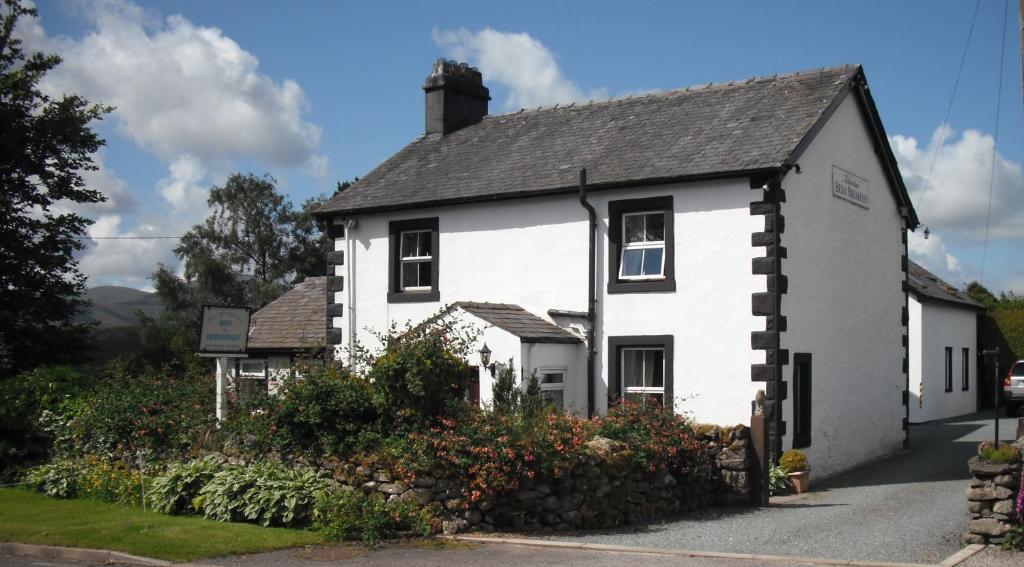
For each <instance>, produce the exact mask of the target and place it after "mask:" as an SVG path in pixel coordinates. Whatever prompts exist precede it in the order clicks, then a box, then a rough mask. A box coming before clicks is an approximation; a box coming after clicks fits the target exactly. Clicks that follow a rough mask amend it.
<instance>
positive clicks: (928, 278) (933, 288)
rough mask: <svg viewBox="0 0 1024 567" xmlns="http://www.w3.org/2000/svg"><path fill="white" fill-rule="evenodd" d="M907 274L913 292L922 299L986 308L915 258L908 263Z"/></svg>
mask: <svg viewBox="0 0 1024 567" xmlns="http://www.w3.org/2000/svg"><path fill="white" fill-rule="evenodd" d="M907 276H908V277H907V279H908V280H909V281H910V291H911V293H913V294H915V295H917V296H918V298H919V299H921V300H922V301H927V300H929V299H932V300H936V301H942V302H945V303H953V304H958V305H961V306H963V307H969V308H972V309H984V308H985V306H984V305H982V304H980V303H978V302H977V301H974V300H973V299H971V298H970V297H967V296H966V295H964V294H963V293H960V290H958V289H957V288H955V287H953V286H952V285H950V284H948V283H946V282H945V281H943V280H941V279H939V277H938V276H936V275H935V274H933V273H931V272H929V271H928V270H926V269H924V266H921V265H920V264H918V263H917V262H914V261H913V260H911V261H909V262H908V263H907Z"/></svg>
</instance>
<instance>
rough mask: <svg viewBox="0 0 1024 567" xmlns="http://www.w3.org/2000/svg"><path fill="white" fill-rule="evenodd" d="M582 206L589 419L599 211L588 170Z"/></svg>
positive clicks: (582, 173) (583, 174)
mask: <svg viewBox="0 0 1024 567" xmlns="http://www.w3.org/2000/svg"><path fill="white" fill-rule="evenodd" d="M580 205H582V206H583V208H584V209H586V210H587V214H588V215H589V217H590V232H589V235H590V252H589V255H588V260H587V417H592V416H593V415H594V383H595V379H594V355H595V354H596V353H597V347H596V345H595V344H594V326H595V325H596V324H597V281H596V278H597V211H596V210H594V206H593V205H591V204H590V203H589V202H588V201H587V170H586V169H581V170H580Z"/></svg>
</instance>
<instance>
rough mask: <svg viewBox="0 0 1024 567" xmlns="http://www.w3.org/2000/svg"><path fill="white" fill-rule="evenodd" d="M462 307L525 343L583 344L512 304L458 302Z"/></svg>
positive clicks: (454, 304) (566, 332)
mask: <svg viewBox="0 0 1024 567" xmlns="http://www.w3.org/2000/svg"><path fill="white" fill-rule="evenodd" d="M451 307H452V308H455V307H458V308H460V309H462V310H463V311H465V312H467V313H470V314H472V315H474V316H476V317H479V318H480V319H483V320H484V321H487V322H488V323H490V324H492V325H494V326H495V327H498V328H499V329H503V330H505V331H508V332H509V333H512V334H513V335H515V336H517V337H519V339H520V340H521V341H522V342H524V343H580V342H583V341H582V340H581V339H580V338H579V337H577V336H576V335H574V334H572V333H570V332H569V331H566V330H565V329H563V328H561V327H559V326H558V325H555V324H554V323H551V322H549V321H546V320H544V319H541V318H540V317H538V316H536V315H534V314H532V313H530V312H529V311H527V310H525V309H523V308H522V307H520V306H518V305H512V304H510V303H478V302H474V301H457V302H455V303H453V304H452V305H451Z"/></svg>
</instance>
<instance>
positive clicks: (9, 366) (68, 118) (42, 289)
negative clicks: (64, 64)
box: [0, 0, 110, 373]
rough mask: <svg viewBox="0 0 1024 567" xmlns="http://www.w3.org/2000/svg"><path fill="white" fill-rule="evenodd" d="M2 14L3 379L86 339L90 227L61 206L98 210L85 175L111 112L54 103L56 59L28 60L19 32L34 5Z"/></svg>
mask: <svg viewBox="0 0 1024 567" xmlns="http://www.w3.org/2000/svg"><path fill="white" fill-rule="evenodd" d="M2 1H3V4H2V9H0V372H3V373H6V372H10V371H16V370H20V369H25V368H29V367H32V366H35V365H36V364H39V363H40V362H42V361H46V362H55V361H59V360H61V359H62V358H67V357H69V356H71V355H72V354H74V352H75V351H76V350H78V349H79V348H80V345H81V343H82V341H83V340H85V337H86V335H87V333H86V329H85V328H84V327H83V326H81V325H72V324H71V320H72V318H73V317H74V316H75V315H76V313H77V312H78V311H79V310H80V309H81V308H82V306H83V301H82V300H81V299H80V298H79V295H80V294H81V293H82V292H83V291H84V289H85V277H84V276H83V275H82V274H81V273H80V272H79V271H78V265H77V262H76V261H75V253H76V252H77V251H79V250H81V249H82V247H83V242H82V236H83V235H84V234H85V229H86V227H87V226H88V225H89V223H90V221H89V220H88V219H85V218H83V217H82V216H80V215H77V214H74V213H67V212H63V213H61V212H57V211H56V210H55V205H56V204H59V203H61V202H65V203H66V202H74V203H96V202H99V201H102V200H104V197H103V195H102V194H101V193H100V192H98V191H96V190H94V189H90V188H88V187H87V186H86V184H85V181H84V179H83V178H82V172H83V171H87V170H94V169H96V165H95V163H94V162H93V159H92V156H93V154H94V153H95V152H96V151H97V150H98V149H99V148H100V147H101V146H102V145H103V140H102V139H101V138H100V137H99V136H97V135H96V133H95V132H94V131H93V130H92V128H91V124H92V122H93V121H95V120H99V119H101V117H102V116H103V114H105V113H106V112H109V110H110V109H109V108H107V107H104V106H101V105H96V104H92V103H90V102H89V101H87V100H85V99H84V98H82V97H80V96H77V95H73V94H71V95H69V94H66V95H63V96H61V97H59V98H55V97H51V96H48V95H46V94H44V93H43V92H42V90H41V89H40V87H39V83H40V81H41V80H42V79H43V78H44V77H45V75H46V74H47V73H48V72H49V71H51V70H52V69H53V68H55V67H56V66H57V65H59V64H60V62H61V60H60V58H59V57H57V56H56V55H44V54H41V53H32V54H25V53H24V52H23V50H22V45H21V42H20V41H19V40H18V39H17V38H15V36H14V30H15V27H16V25H17V22H18V20H19V18H23V17H31V16H35V15H36V10H35V8H34V7H31V6H28V5H25V4H23V3H22V2H20V1H18V0H2Z"/></svg>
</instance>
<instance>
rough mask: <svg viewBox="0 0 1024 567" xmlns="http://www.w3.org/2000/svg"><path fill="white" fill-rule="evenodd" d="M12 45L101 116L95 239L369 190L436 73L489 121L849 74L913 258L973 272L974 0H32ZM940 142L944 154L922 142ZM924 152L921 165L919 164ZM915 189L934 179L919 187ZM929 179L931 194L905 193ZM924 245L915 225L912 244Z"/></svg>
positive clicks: (983, 161) (999, 5) (994, 52)
mask: <svg viewBox="0 0 1024 567" xmlns="http://www.w3.org/2000/svg"><path fill="white" fill-rule="evenodd" d="M38 7H39V12H40V16H39V19H38V20H36V21H33V22H26V24H25V25H24V26H22V30H21V33H22V35H23V37H24V38H25V40H26V43H27V44H28V45H29V46H30V47H33V48H38V49H44V50H47V51H56V52H58V53H60V54H61V55H63V56H64V57H65V61H66V63H65V65H64V66H62V68H60V69H58V70H57V71H56V72H55V73H54V74H53V77H51V78H50V79H48V84H47V88H48V89H49V90H51V91H53V92H59V91H62V90H67V91H74V92H80V93H82V94H84V95H86V96H87V97H89V98H90V99H91V100H96V101H104V102H107V103H110V104H113V105H116V106H117V107H118V109H117V110H116V111H115V112H114V113H113V114H112V115H111V116H110V117H108V119H107V120H105V121H104V122H103V124H102V125H101V127H100V130H101V131H102V133H103V134H104V136H105V137H106V138H107V141H108V145H107V148H106V149H105V150H104V151H103V153H102V155H101V156H100V158H101V161H102V166H103V169H102V171H101V172H99V173H98V174H94V175H93V176H92V178H91V179H93V180H94V181H95V182H96V183H97V185H99V186H102V187H103V188H104V189H105V190H107V192H108V193H110V194H111V196H112V199H111V202H110V203H108V204H106V205H104V206H102V207H87V208H85V209H84V210H83V212H85V213H86V214H88V215H89V216H91V217H92V218H94V219H96V220H97V223H96V225H94V227H93V229H92V230H93V232H92V234H93V236H115V235H156V234H160V235H176V234H181V233H182V232H183V231H184V230H187V228H188V227H189V226H191V224H193V223H195V222H199V221H200V220H201V219H202V218H204V217H205V212H206V210H205V204H204V202H205V191H206V190H208V188H209V187H210V186H211V185H214V184H219V183H222V182H223V180H224V179H225V178H226V176H227V175H228V174H229V173H231V172H233V171H253V172H256V173H263V172H269V173H271V174H273V175H274V176H275V177H276V178H277V179H278V181H279V186H280V187H281V188H282V189H283V190H284V191H285V192H287V193H288V194H289V195H290V196H291V198H292V199H293V200H294V201H296V202H300V201H302V200H303V199H305V198H307V197H309V196H312V195H315V194H318V193H321V192H329V191H331V190H332V189H333V187H334V184H335V183H336V182H337V181H338V180H343V179H350V178H352V177H355V176H360V175H364V174H365V173H366V172H368V171H369V170H371V169H372V168H373V167H374V166H376V165H377V164H378V163H380V162H381V161H382V160H384V159H386V158H387V157H388V156H390V155H391V154H392V153H394V152H395V151H397V150H398V149H399V148H401V147H402V146H403V145H405V144H406V143H408V142H409V141H411V140H413V139H414V138H415V137H416V136H418V135H419V134H420V133H421V131H422V128H423V93H422V90H421V89H420V87H421V85H422V83H423V79H424V78H425V77H426V75H427V73H428V72H429V69H430V65H431V63H432V62H433V61H434V60H435V59H436V58H438V57H457V58H460V59H465V60H468V62H469V63H471V64H474V65H476V66H478V67H480V68H481V70H482V71H483V73H484V80H485V82H486V83H487V84H488V86H489V87H490V88H491V95H492V99H493V100H492V101H491V111H492V113H496V112H504V111H510V110H516V109H518V107H519V106H520V105H530V106H536V105H538V104H554V103H555V102H568V101H570V100H586V99H589V98H606V97H609V96H613V97H614V96H623V95H626V94H629V93H638V92H646V91H651V90H662V89H671V88H677V87H682V86H687V85H694V84H702V83H708V82H718V81H729V80H740V79H745V78H748V77H752V76H760V75H771V74H774V73H785V72H791V71H797V70H803V69H811V68H816V67H823V66H831V65H837V64H842V63H861V64H863V65H864V67H865V70H866V72H867V77H868V81H869V84H870V86H871V90H872V93H873V95H874V97H875V100H876V102H877V104H878V107H879V110H880V112H881V114H882V119H883V122H884V124H885V127H886V129H887V132H888V134H889V136H890V137H891V138H892V141H893V145H894V149H895V150H896V153H897V156H898V158H899V160H900V165H901V170H902V171H903V173H904V176H905V178H906V180H907V184H908V186H909V187H910V188H911V191H912V194H913V195H914V197H915V201H916V202H919V203H920V206H919V213H920V214H921V216H922V219H923V220H924V222H926V223H927V224H928V225H929V226H930V227H931V232H932V236H931V238H929V239H928V240H927V241H926V240H924V239H923V238H921V237H920V236H917V235H916V236H914V237H913V238H912V239H911V248H912V256H914V257H915V258H916V259H917V260H918V261H921V262H922V263H924V264H925V265H926V266H928V267H929V268H930V269H932V270H933V271H935V272H936V273H938V274H940V275H941V276H943V277H945V278H947V279H949V280H950V281H952V282H953V283H956V284H960V283H962V282H963V281H965V280H972V279H977V278H978V277H979V276H980V267H981V257H982V247H983V242H984V226H985V217H986V214H985V213H986V209H987V204H988V198H987V196H988V183H989V172H990V171H991V164H992V162H991V155H992V134H993V133H994V129H995V117H994V110H995V105H996V81H997V79H998V76H999V48H1000V33H1001V26H1002V22H1003V20H1002V18H1003V8H1004V3H1003V2H999V1H992V0H983V1H982V2H981V4H980V9H979V11H978V16H977V23H976V27H975V30H974V34H973V38H972V40H971V44H970V48H969V50H968V52H967V58H966V63H965V66H964V72H963V76H962V78H961V82H960V86H959V90H958V92H957V97H956V99H955V104H954V106H953V107H952V112H951V113H950V119H949V124H948V129H945V130H940V129H939V128H940V125H941V123H942V120H943V117H944V115H945V112H946V106H947V104H948V103H949V100H950V98H949V97H950V93H951V89H952V83H953V80H954V77H955V75H956V71H957V67H958V65H959V63H960V59H961V55H962V49H963V46H964V43H965V40H966V37H967V33H968V28H969V25H970V22H971V17H972V14H973V12H974V9H975V3H974V2H970V1H959V2H938V1H927V2H881V1H858V2H845V3H839V2H818V1H813V2H812V1H804V2H796V1H790V2H758V3H755V2H736V1H734V2H707V3H697V2H637V3H633V4H631V5H629V7H626V5H624V4H623V3H621V2H558V1H550V0H549V1H547V2H522V1H521V2H515V3H507V2H506V3H498V2H481V1H476V2H444V3H439V2H400V3H395V2H347V3H342V2H289V3H283V2H257V1H247V2H244V3H242V2H193V1H185V2H169V1H156V2H146V1H143V0H138V1H137V2H135V3H132V2H128V1H126V0H118V1H111V0H45V1H41V2H39V5H38ZM1016 8H1017V3H1016V2H1010V3H1009V11H1008V15H1009V18H1010V20H1009V23H1008V27H1007V36H1006V37H1007V48H1006V59H1005V62H1004V75H1003V77H1004V82H1003V97H1002V119H1001V124H1000V128H999V143H998V158H997V160H996V167H995V170H996V176H995V197H994V199H993V203H994V205H993V212H992V216H991V219H992V221H991V230H990V239H989V245H988V253H987V258H986V267H985V273H984V282H985V283H986V284H987V285H989V286H990V287H992V288H995V289H1014V290H1016V291H1017V292H1018V293H1021V292H1024V252H1022V250H1024V214H1021V211H1022V210H1024V181H1022V180H1024V176H1022V173H1021V165H1020V164H1021V163H1022V162H1024V128H1021V126H1022V116H1024V113H1022V108H1021V100H1022V93H1021V72H1020V70H1021V62H1020V53H1021V49H1020V43H1019V35H1018V33H1017V32H1018V29H1019V28H1018V24H1017V18H1018V14H1017V11H1016ZM940 139H941V141H942V144H941V145H939V144H938V141H939V140H940ZM933 156H934V157H933ZM929 171H931V172H932V174H931V176H930V177H929V175H928V172H929ZM925 179H928V181H927V187H928V189H927V191H926V192H924V193H922V187H924V186H925V184H926V181H925ZM919 232H920V231H919ZM172 244H173V241H109V240H107V241H95V242H94V243H93V246H92V247H91V248H90V249H89V250H88V251H87V252H86V253H85V254H84V255H83V257H82V269H83V271H85V272H86V273H87V274H88V275H89V277H90V284H91V285H100V284H122V285H129V286H133V287H146V286H147V285H148V282H147V280H146V276H147V275H148V274H149V273H150V272H151V271H152V268H153V266H154V265H155V263H156V262H157V261H162V262H165V263H170V264H174V263H175V260H174V257H173V255H172V254H170V252H169V250H170V248H171V246H172Z"/></svg>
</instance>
